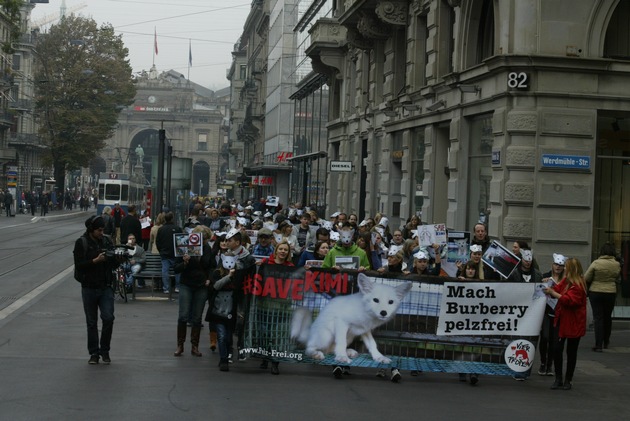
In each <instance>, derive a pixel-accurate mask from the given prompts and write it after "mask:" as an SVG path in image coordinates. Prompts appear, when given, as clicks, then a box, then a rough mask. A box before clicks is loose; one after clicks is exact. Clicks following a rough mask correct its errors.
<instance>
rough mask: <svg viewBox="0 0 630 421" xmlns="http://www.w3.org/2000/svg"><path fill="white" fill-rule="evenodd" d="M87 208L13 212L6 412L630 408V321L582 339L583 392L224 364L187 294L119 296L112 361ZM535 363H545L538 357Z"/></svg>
mask: <svg viewBox="0 0 630 421" xmlns="http://www.w3.org/2000/svg"><path fill="white" fill-rule="evenodd" d="M86 218H87V215H86V214H83V213H75V214H69V215H68V214H66V215H64V216H60V215H55V218H48V221H41V220H35V221H31V218H30V216H29V217H26V216H24V215H18V217H16V218H0V238H1V239H2V241H1V242H0V420H101V419H102V420H167V419H168V420H174V419H212V420H245V419H248V420H322V419H331V420H340V419H343V420H383V419H397V420H398V419H420V420H423V419H431V420H452V419H465V420H505V419H508V420H511V421H512V420H532V419H536V420H563V419H571V420H573V419H574V420H599V421H601V420H603V419H605V420H606V421H611V420H628V419H630V405H628V403H627V401H626V396H627V394H628V390H630V389H629V387H628V386H630V381H629V379H630V377H629V376H630V358H629V356H630V330H629V329H628V327H627V324H626V323H616V330H615V331H614V332H613V337H612V340H611V341H612V343H611V346H612V347H611V349H609V350H606V351H605V352H604V353H594V352H592V351H591V350H590V347H591V346H592V343H593V335H592V332H589V333H588V334H587V336H586V337H585V338H584V339H583V340H582V342H581V347H580V351H579V353H578V364H577V371H576V374H575V379H574V387H573V390H571V391H552V390H550V389H549V386H550V385H551V383H552V381H553V378H552V377H542V376H538V375H537V374H535V373H534V374H533V375H532V376H531V377H530V378H529V379H528V380H527V381H525V382H516V381H515V380H513V379H512V378H509V377H489V376H485V377H481V379H480V382H479V384H478V385H477V386H474V387H473V386H470V385H468V384H466V383H460V382H459V381H458V379H457V376H455V375H452V374H444V373H421V374H420V375H419V376H418V377H411V376H410V375H409V373H408V372H403V380H402V381H401V382H400V383H398V384H394V383H391V382H390V381H388V380H384V379H380V378H377V377H376V376H375V373H374V370H369V369H356V370H355V369H353V374H352V375H351V376H347V377H345V378H344V379H343V380H334V379H333V377H332V375H331V373H330V370H329V368H328V367H320V366H306V365H297V364H288V363H287V364H281V365H280V371H281V375H279V376H272V375H271V374H270V373H269V371H263V370H260V369H259V368H258V364H259V361H257V360H253V359H251V360H247V361H245V362H236V363H234V364H232V365H231V367H230V372H228V373H224V372H220V371H219V370H218V367H217V364H218V355H216V354H213V353H211V352H210V351H209V350H208V339H207V335H206V334H204V335H203V336H202V348H203V352H204V355H203V357H201V358H196V357H193V356H191V355H190V346H189V344H188V343H187V344H186V348H185V350H186V352H185V354H184V355H183V356H182V357H180V358H176V357H173V356H172V353H173V351H174V350H175V345H176V343H175V342H176V341H175V329H176V319H177V303H176V302H172V301H168V300H165V299H164V297H162V296H160V294H157V293H156V296H155V297H150V296H148V295H147V294H151V293H145V295H144V296H140V297H139V298H141V299H139V300H137V301H133V302H129V303H126V304H125V303H117V304H116V321H115V324H114V336H113V340H112V352H111V357H112V360H113V362H112V364H111V365H109V366H105V365H102V364H99V365H98V366H90V365H88V364H87V360H88V357H89V356H88V354H87V350H86V332H85V329H86V328H85V319H84V315H83V310H82V306H81V297H80V287H79V285H78V284H77V283H76V281H74V279H73V277H72V244H73V242H74V240H75V239H76V238H77V237H78V236H79V235H80V234H81V232H82V231H83V221H84V220H85V219H86ZM534 367H535V368H537V367H538V365H537V364H536V365H535V366H534Z"/></svg>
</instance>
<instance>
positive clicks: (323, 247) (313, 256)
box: [297, 241, 330, 270]
mask: <svg viewBox="0 0 630 421" xmlns="http://www.w3.org/2000/svg"><path fill="white" fill-rule="evenodd" d="M329 251H330V246H329V245H328V241H318V242H317V243H316V244H315V247H313V251H312V252H311V251H309V250H304V252H302V254H301V255H300V261H299V262H298V264H297V267H302V266H303V267H304V269H306V270H310V268H311V266H310V265H307V264H306V262H308V261H312V260H319V261H321V262H322V263H323V261H324V258H325V257H326V255H327V254H328V252H329Z"/></svg>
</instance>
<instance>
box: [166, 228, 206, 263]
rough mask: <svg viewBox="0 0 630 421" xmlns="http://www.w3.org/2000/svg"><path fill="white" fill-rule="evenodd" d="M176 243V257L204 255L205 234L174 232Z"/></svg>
mask: <svg viewBox="0 0 630 421" xmlns="http://www.w3.org/2000/svg"><path fill="white" fill-rule="evenodd" d="M173 238H174V241H173V242H174V243H175V257H182V256H185V255H189V256H201V255H203V234H202V233H200V232H199V233H197V232H195V233H191V234H173Z"/></svg>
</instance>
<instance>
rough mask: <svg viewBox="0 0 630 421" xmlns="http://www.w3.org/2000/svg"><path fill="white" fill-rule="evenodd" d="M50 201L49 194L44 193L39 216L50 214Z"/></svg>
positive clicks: (41, 198)
mask: <svg viewBox="0 0 630 421" xmlns="http://www.w3.org/2000/svg"><path fill="white" fill-rule="evenodd" d="M49 200H50V198H49V197H48V193H44V194H42V195H41V197H40V199H39V206H40V210H39V216H46V214H47V213H48V202H49Z"/></svg>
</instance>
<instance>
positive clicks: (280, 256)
mask: <svg viewBox="0 0 630 421" xmlns="http://www.w3.org/2000/svg"><path fill="white" fill-rule="evenodd" d="M257 264H258V265H260V266H264V265H282V266H294V265H293V262H292V261H291V246H290V244H289V242H288V241H286V240H284V239H283V240H282V241H280V242H279V243H278V244H276V249H275V251H274V253H273V254H272V255H271V256H269V257H268V258H266V259H263V260H262V261H260V262H258V263H257ZM269 361H271V374H275V375H278V374H280V369H279V368H278V366H279V365H280V363H279V362H278V361H274V360H273V359H271V358H266V359H264V360H263V361H262V363H260V368H261V369H263V370H266V369H267V368H268V367H269Z"/></svg>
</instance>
